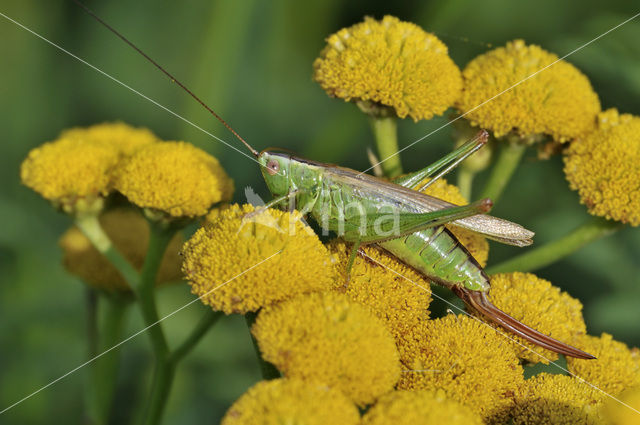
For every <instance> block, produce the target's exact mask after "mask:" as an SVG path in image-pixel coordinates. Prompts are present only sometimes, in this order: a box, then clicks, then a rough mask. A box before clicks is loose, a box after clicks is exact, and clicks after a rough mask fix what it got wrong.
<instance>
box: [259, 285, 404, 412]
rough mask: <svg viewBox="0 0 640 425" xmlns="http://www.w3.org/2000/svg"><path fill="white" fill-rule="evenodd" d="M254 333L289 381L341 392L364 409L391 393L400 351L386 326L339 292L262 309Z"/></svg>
mask: <svg viewBox="0 0 640 425" xmlns="http://www.w3.org/2000/svg"><path fill="white" fill-rule="evenodd" d="M251 332H252V333H253V335H254V336H255V338H256V340H257V341H258V346H259V347H260V352H261V353H262V356H263V358H264V359H265V360H266V361H268V362H270V363H272V364H273V365H275V366H276V367H277V368H278V369H279V370H280V371H281V372H282V373H283V374H284V375H285V376H287V377H291V378H302V379H304V380H307V381H312V382H318V383H322V384H326V385H329V386H330V387H334V388H337V389H339V390H341V391H342V392H343V393H344V394H345V395H346V396H347V397H349V398H350V399H351V400H353V401H354V402H355V403H357V404H358V405H360V406H364V405H366V404H370V403H371V402H373V401H374V400H375V399H376V398H377V397H379V396H380V395H382V394H384V393H386V392H387V391H390V390H391V389H392V388H393V386H394V385H395V383H396V381H397V380H398V377H399V375H400V362H399V361H398V351H397V349H396V345H395V343H394V341H393V338H392V337H391V334H390V333H389V331H388V330H387V329H386V328H385V326H384V322H382V320H380V319H379V318H377V317H376V316H375V315H374V314H373V313H372V312H371V311H370V310H369V309H368V308H367V307H365V306H363V305H361V304H358V303H355V302H353V301H351V300H349V298H348V297H347V296H345V295H342V294H337V293H331V292H328V293H314V294H308V295H301V296H298V297H296V298H294V299H291V300H287V301H284V302H282V303H279V304H276V305H273V306H271V307H268V308H266V309H264V310H263V311H262V312H260V314H259V315H258V318H257V320H256V322H255V324H254V325H253V327H252V329H251Z"/></svg>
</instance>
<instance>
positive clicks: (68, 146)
mask: <svg viewBox="0 0 640 425" xmlns="http://www.w3.org/2000/svg"><path fill="white" fill-rule="evenodd" d="M155 141H157V138H156V137H155V136H154V135H153V133H151V132H150V131H149V130H147V129H142V128H133V127H130V126H128V125H126V124H124V123H112V124H110V123H106V124H98V125H94V126H91V127H87V128H81V127H77V128H72V129H70V130H65V131H63V132H62V133H61V135H60V137H59V138H58V139H57V140H55V141H53V142H49V143H45V144H44V145H42V146H40V147H38V148H36V149H33V150H32V151H31V152H29V155H28V157H27V159H25V161H24V162H23V163H22V167H21V169H20V175H21V178H22V182H23V183H24V184H25V185H26V186H28V187H30V188H31V189H33V190H35V191H36V192H38V193H39V194H40V195H42V196H43V197H44V198H45V199H48V200H50V201H52V202H53V203H54V204H56V205H59V206H61V207H62V208H63V209H64V210H65V211H66V212H74V211H79V210H95V211H99V210H100V209H101V208H102V198H103V197H105V196H106V195H108V194H109V192H111V189H112V185H113V181H112V180H113V175H112V174H113V173H112V172H113V169H114V168H115V166H116V165H117V163H118V161H119V160H120V159H121V158H122V157H125V156H127V155H129V154H130V153H132V152H133V151H134V150H135V149H137V148H138V147H140V146H142V145H145V144H150V143H153V142H155Z"/></svg>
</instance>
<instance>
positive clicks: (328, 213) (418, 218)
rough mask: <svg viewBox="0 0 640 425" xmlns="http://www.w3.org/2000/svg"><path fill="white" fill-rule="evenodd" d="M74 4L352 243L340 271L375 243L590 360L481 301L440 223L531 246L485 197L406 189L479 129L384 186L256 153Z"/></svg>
mask: <svg viewBox="0 0 640 425" xmlns="http://www.w3.org/2000/svg"><path fill="white" fill-rule="evenodd" d="M74 1H75V2H76V3H77V4H78V5H80V7H82V8H83V9H84V10H85V11H86V12H87V13H89V14H90V15H91V16H92V17H93V18H95V19H96V20H97V21H98V22H99V23H100V24H102V25H104V26H105V27H106V28H107V29H109V30H110V31H111V32H113V33H114V34H115V35H116V36H118V37H119V38H120V39H122V40H123V41H124V42H125V43H127V44H128V45H129V46H131V47H132V48H133V49H135V50H136V51H137V52H138V53H139V54H141V55H142V56H143V57H145V58H146V59H147V60H148V61H149V62H150V63H152V64H153V65H154V66H155V67H156V68H158V69H159V70H160V71H161V72H162V73H164V74H165V75H166V76H168V77H169V78H170V79H171V80H172V81H173V82H175V83H176V84H178V85H179V86H180V88H182V89H183V90H184V91H186V92H187V93H188V94H189V95H190V96H191V97H193V98H194V99H195V100H196V101H197V102H198V103H200V104H201V105H202V106H203V107H204V108H205V109H206V110H207V111H209V112H210V113H211V114H212V115H213V116H214V117H215V118H216V119H218V120H219V121H220V122H221V123H222V124H223V125H224V126H225V127H226V128H227V129H228V130H229V131H230V132H231V133H232V134H233V135H234V136H235V137H236V138H237V139H238V140H239V141H240V142H241V143H242V144H243V145H244V146H245V147H246V148H247V149H248V150H249V151H250V152H251V154H252V155H253V157H254V158H255V159H256V161H257V162H258V163H259V165H260V169H261V172H262V175H263V177H264V180H265V183H266V185H267V187H268V188H269V191H270V192H271V194H272V195H273V196H274V200H273V201H271V202H270V203H269V204H268V206H276V205H279V206H290V204H291V203H294V204H293V205H296V206H298V207H301V208H299V209H300V210H301V211H302V212H303V213H305V214H308V215H309V216H310V217H311V218H313V219H314V220H315V221H316V222H317V223H318V224H319V225H320V227H321V228H322V229H323V230H325V231H334V232H336V233H337V234H338V236H340V237H342V238H343V239H344V240H346V241H347V242H352V243H353V248H352V253H351V256H350V261H349V264H348V268H350V267H351V264H352V261H353V259H354V258H355V255H356V253H357V252H358V250H359V248H360V246H361V245H363V244H376V245H377V246H379V247H380V248H382V249H383V250H385V251H387V252H389V253H390V254H392V255H394V256H395V257H396V258H398V259H399V260H400V261H402V262H403V263H405V264H407V265H408V266H410V267H413V268H414V269H416V270H417V271H419V272H420V273H422V274H424V275H425V277H427V278H428V279H429V280H431V281H434V282H437V283H439V284H441V285H443V286H445V287H447V288H449V289H451V290H452V291H453V292H454V293H455V294H456V295H457V296H458V297H460V298H461V299H462V300H463V301H464V302H465V303H466V304H467V305H468V306H469V307H471V308H472V309H473V310H475V311H477V312H479V313H480V314H482V315H483V316H484V317H486V318H487V319H489V320H491V321H493V322H494V323H496V324H498V325H500V326H502V327H503V328H505V329H507V330H509V331H510V332H512V333H514V334H516V335H519V336H520V337H522V338H524V339H525V340H527V341H530V342H532V343H534V344H536V345H538V346H540V347H543V348H546V349H549V350H551V351H554V352H556V353H559V354H564V355H567V356H571V357H577V358H581V359H593V358H595V357H594V356H592V355H591V354H588V353H585V352H584V351H582V350H579V349H577V348H575V347H572V346H570V345H568V344H565V343H563V342H561V341H558V340H556V339H554V338H551V337H550V336H548V335H544V334H542V333H540V332H538V331H537V330H535V329H532V328H530V327H529V326H527V325H525V324H523V323H521V322H520V321H518V320H516V319H515V318H513V317H511V316H509V315H508V314H507V313H505V312H503V311H502V310H500V309H498V308H497V307H496V306H494V305H493V304H492V303H491V301H490V300H489V298H488V292H489V290H490V287H491V285H490V279H489V277H488V276H487V274H486V273H485V272H484V271H483V269H482V267H481V266H480V265H479V264H478V262H477V261H476V260H475V259H474V258H473V256H472V255H471V254H470V253H469V252H468V251H467V249H466V248H465V247H464V246H463V245H462V244H460V242H459V241H458V240H457V239H456V237H455V236H454V235H453V234H452V233H451V232H450V231H448V230H447V229H446V228H445V227H444V224H446V223H449V224H453V225H455V226H460V227H463V228H465V229H468V230H471V231H473V232H476V233H479V234H481V235H483V236H485V237H487V238H490V239H492V240H496V241H499V242H502V243H506V244H511V245H516V246H525V245H529V244H531V243H532V241H531V238H532V237H533V232H531V231H529V230H527V229H525V228H523V227H522V226H520V225H518V224H516V223H512V222H510V221H507V220H502V219H499V218H495V217H492V216H489V215H486V213H487V212H488V211H489V210H490V209H491V206H492V202H491V200H489V199H483V200H480V201H477V202H474V203H472V204H469V205H466V206H455V205H453V204H450V203H448V202H445V201H443V200H441V199H438V198H434V197H432V196H429V195H425V194H423V193H420V192H418V191H416V190H414V189H420V188H421V186H422V182H423V181H424V180H425V179H426V178H432V180H430V182H433V181H435V180H436V179H437V178H439V177H441V176H442V175H443V174H444V173H446V172H447V171H449V170H451V169H452V168H453V167H455V166H456V165H457V164H458V163H459V162H461V161H462V160H463V159H464V158H466V157H467V156H469V155H471V154H473V153H474V152H475V151H476V150H478V149H479V148H481V147H482V145H484V143H485V142H486V140H487V137H488V134H487V133H486V131H484V130H482V131H480V132H479V133H478V135H477V136H476V138H475V139H473V140H471V141H470V142H467V143H466V144H465V145H463V146H462V147H461V148H459V149H457V150H455V151H454V152H452V153H451V154H449V155H447V156H445V157H444V158H442V159H440V160H438V161H436V162H435V163H433V164H431V165H429V166H428V167H426V168H424V169H422V170H419V171H417V172H415V173H411V174H409V175H406V176H403V177H401V178H397V179H395V180H394V181H392V182H387V181H385V180H382V179H379V178H376V177H374V176H370V175H367V174H363V173H360V172H358V171H355V170H352V169H349V168H343V167H338V166H334V165H329V164H324V163H321V162H316V161H310V160H307V159H303V158H299V157H297V156H295V155H292V154H291V153H281V152H278V151H277V150H274V149H269V150H264V151H262V152H258V151H257V150H256V149H254V148H253V147H252V146H251V145H249V143H247V142H246V141H245V140H244V139H243V138H242V137H241V136H240V135H239V134H238V133H237V132H236V131H235V130H233V128H231V126H230V125H229V124H227V122H226V121H225V120H223V119H222V118H221V117H220V116H219V115H218V114H216V112H214V111H213V110H212V109H211V108H210V107H209V106H207V105H206V104H205V103H204V102H203V101H202V100H201V99H200V98H199V97H198V96H196V95H195V94H194V93H193V92H191V91H190V90H189V89H188V88H187V87H186V86H185V85H183V84H182V83H181V82H180V81H179V80H177V79H176V78H175V77H174V76H173V75H172V74H170V73H169V72H168V71H166V70H165V69H164V68H163V67H162V66H160V65H159V64H158V63H157V62H155V61H154V60H153V59H151V58H150V57H149V56H148V55H147V54H146V53H144V52H143V51H142V50H140V49H139V48H138V47H137V46H136V45H134V44H133V43H132V42H131V41H129V40H128V39H127V38H125V37H124V36H123V35H122V34H120V33H119V32H118V31H116V30H115V29H114V28H113V27H111V26H110V25H108V24H107V23H106V22H104V21H103V20H102V19H101V18H100V17H98V16H97V15H95V14H94V13H93V12H92V11H91V10H90V9H88V8H87V7H86V6H84V5H83V4H82V3H81V2H80V1H79V0H74Z"/></svg>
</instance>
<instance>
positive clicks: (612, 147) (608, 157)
mask: <svg viewBox="0 0 640 425" xmlns="http://www.w3.org/2000/svg"><path fill="white" fill-rule="evenodd" d="M639 163H640V117H636V116H633V115H630V114H619V113H618V111H617V110H615V109H609V110H607V111H605V112H603V113H602V114H600V115H599V117H598V126H597V129H596V130H595V131H594V132H592V133H590V134H589V135H587V136H585V137H583V138H581V139H579V140H576V141H575V142H574V143H572V144H571V145H570V146H569V149H567V151H566V155H565V157H564V164H565V166H564V173H565V175H566V176H567V180H569V187H571V189H573V190H577V191H578V193H579V194H580V202H581V203H583V204H585V205H586V206H587V208H588V209H589V213H591V214H593V215H597V216H601V217H605V218H607V219H610V220H616V221H620V222H622V223H629V224H631V225H632V226H638V225H640V186H639V185H638V181H640V168H638V164H639Z"/></svg>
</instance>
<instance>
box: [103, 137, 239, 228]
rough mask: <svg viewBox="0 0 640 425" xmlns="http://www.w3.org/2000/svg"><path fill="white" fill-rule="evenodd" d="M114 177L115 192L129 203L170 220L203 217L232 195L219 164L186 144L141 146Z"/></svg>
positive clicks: (166, 143)
mask: <svg viewBox="0 0 640 425" xmlns="http://www.w3.org/2000/svg"><path fill="white" fill-rule="evenodd" d="M115 174H116V175H115V188H116V189H117V190H119V191H120V192H121V193H122V194H123V195H125V196H126V197H127V198H128V199H129V200H130V201H131V202H132V203H134V204H136V205H138V206H139V207H142V208H150V209H153V210H159V211H162V212H164V213H166V214H169V215H170V216H172V217H183V216H186V217H194V216H201V215H205V214H206V213H207V211H208V210H209V208H210V207H211V205H212V204H214V203H216V202H220V201H228V200H229V199H231V196H232V194H233V181H232V180H231V179H230V178H229V176H227V174H226V173H225V171H224V170H223V169H222V166H221V165H220V163H219V162H218V160H217V159H216V158H214V157H213V156H211V155H209V154H207V153H206V152H204V151H203V150H201V149H198V148H196V147H195V146H193V145H191V144H188V143H185V142H162V143H153V144H150V145H148V146H144V147H142V148H140V149H138V150H137V151H136V153H135V154H134V155H132V156H131V157H130V158H128V159H126V160H124V161H123V162H122V163H121V164H120V165H119V166H118V169H117V170H116V172H115Z"/></svg>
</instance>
